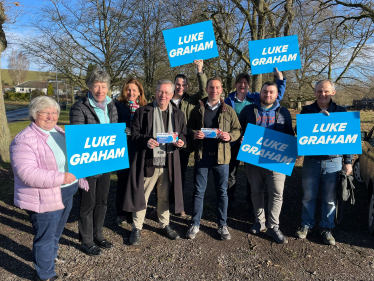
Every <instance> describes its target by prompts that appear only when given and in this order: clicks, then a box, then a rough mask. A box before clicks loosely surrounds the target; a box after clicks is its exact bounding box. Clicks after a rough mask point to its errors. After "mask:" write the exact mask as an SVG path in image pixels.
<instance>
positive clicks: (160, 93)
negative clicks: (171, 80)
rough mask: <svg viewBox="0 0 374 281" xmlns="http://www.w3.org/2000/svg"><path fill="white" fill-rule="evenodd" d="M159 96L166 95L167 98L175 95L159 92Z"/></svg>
mask: <svg viewBox="0 0 374 281" xmlns="http://www.w3.org/2000/svg"><path fill="white" fill-rule="evenodd" d="M157 94H158V95H159V96H162V95H165V96H171V95H172V94H173V93H168V92H163V91H159V92H158V93H157Z"/></svg>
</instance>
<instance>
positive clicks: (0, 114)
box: [0, 53, 10, 162]
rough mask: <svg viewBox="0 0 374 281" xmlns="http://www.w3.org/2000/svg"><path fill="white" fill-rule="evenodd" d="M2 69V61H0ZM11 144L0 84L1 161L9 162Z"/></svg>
mask: <svg viewBox="0 0 374 281" xmlns="http://www.w3.org/2000/svg"><path fill="white" fill-rule="evenodd" d="M0 55H1V53H0ZM0 70H1V62H0ZM0 81H1V71H0ZM9 145H10V131H9V127H8V121H7V119H6V114H5V104H4V95H3V88H2V85H1V84H0V161H3V162H9V161H10V154H9Z"/></svg>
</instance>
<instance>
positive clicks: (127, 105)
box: [114, 78, 147, 225]
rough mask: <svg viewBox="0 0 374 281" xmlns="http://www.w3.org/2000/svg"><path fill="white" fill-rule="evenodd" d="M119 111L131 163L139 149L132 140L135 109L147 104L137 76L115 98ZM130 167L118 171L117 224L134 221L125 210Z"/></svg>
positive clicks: (130, 214) (119, 119)
mask: <svg viewBox="0 0 374 281" xmlns="http://www.w3.org/2000/svg"><path fill="white" fill-rule="evenodd" d="M114 102H115V106H116V108H117V112H118V123H126V133H127V151H128V153H129V163H130V165H131V162H132V159H133V158H134V154H135V151H136V149H137V147H136V145H135V144H134V142H133V141H132V140H131V122H132V119H133V117H134V113H135V110H136V109H138V108H139V107H141V106H144V105H146V104H147V101H146V99H145V97H144V90H143V86H142V84H141V83H140V82H139V81H138V80H137V79H135V78H130V79H129V80H128V81H127V82H126V83H125V84H124V85H123V87H122V91H121V94H120V96H119V97H118V98H117V100H114ZM129 173H130V168H128V169H125V170H120V171H118V172H117V178H118V181H117V195H116V211H117V224H118V225H124V224H126V223H127V222H128V223H130V222H132V213H129V212H125V211H124V210H123V204H124V201H125V185H126V182H127V178H128V177H129Z"/></svg>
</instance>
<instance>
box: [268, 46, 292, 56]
mask: <svg viewBox="0 0 374 281" xmlns="http://www.w3.org/2000/svg"><path fill="white" fill-rule="evenodd" d="M287 49H288V45H283V46H282V45H281V46H274V47H269V48H267V50H266V48H264V49H263V50H262V55H263V56H265V55H272V54H277V53H287Z"/></svg>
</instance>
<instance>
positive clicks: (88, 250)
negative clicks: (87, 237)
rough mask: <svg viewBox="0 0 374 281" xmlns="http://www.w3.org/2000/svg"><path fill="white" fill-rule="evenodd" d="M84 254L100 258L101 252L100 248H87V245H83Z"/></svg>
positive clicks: (94, 246)
mask: <svg viewBox="0 0 374 281" xmlns="http://www.w3.org/2000/svg"><path fill="white" fill-rule="evenodd" d="M81 249H82V252H83V253H85V254H87V255H89V256H100V255H101V250H100V247H98V246H96V245H93V246H91V247H89V248H88V247H87V246H86V245H85V244H83V243H82V244H81Z"/></svg>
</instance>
